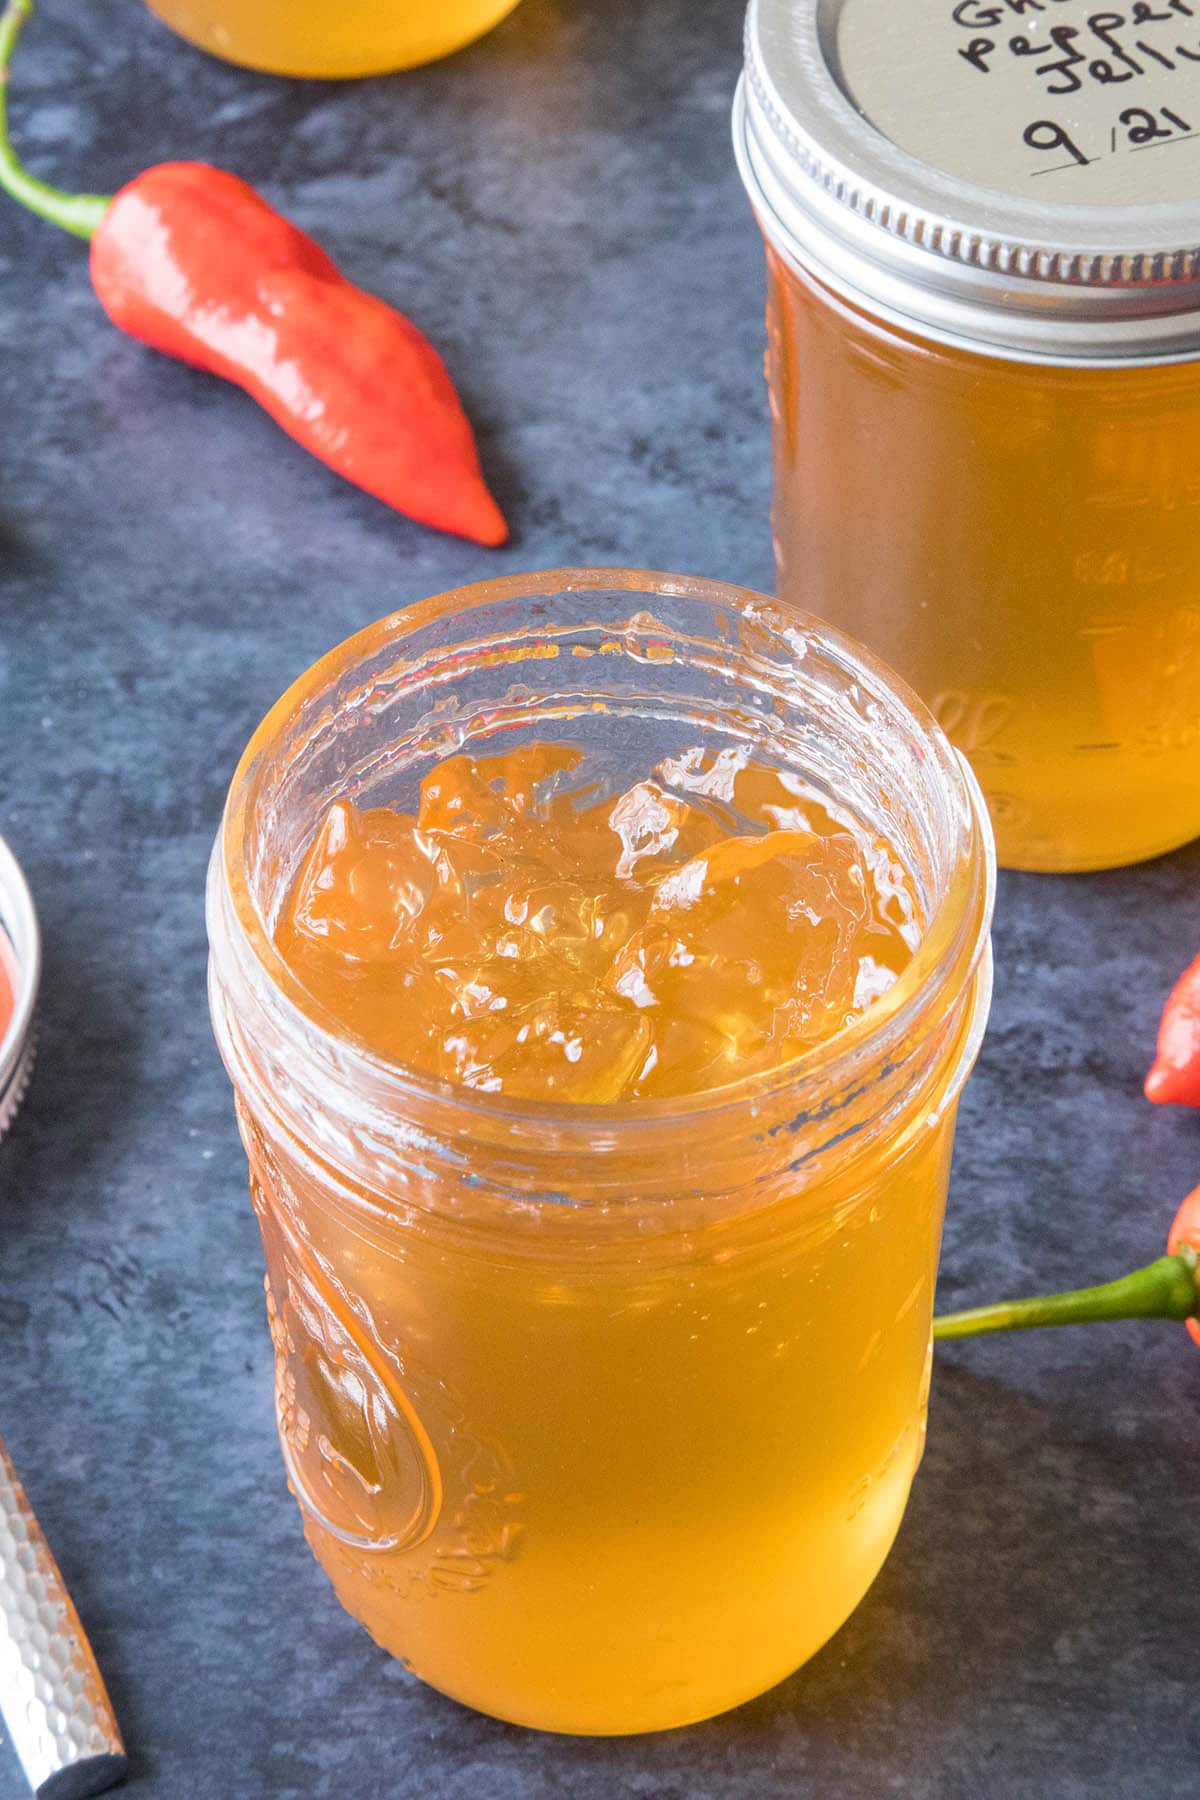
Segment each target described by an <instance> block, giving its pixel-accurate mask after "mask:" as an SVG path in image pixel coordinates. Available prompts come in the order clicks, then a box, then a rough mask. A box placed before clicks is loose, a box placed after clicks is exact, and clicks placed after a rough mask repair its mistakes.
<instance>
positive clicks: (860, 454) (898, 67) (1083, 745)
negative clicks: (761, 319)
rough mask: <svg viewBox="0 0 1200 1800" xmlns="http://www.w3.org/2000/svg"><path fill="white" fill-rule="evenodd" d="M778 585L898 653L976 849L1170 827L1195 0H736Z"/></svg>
mask: <svg viewBox="0 0 1200 1800" xmlns="http://www.w3.org/2000/svg"><path fill="white" fill-rule="evenodd" d="M734 136H735V143H736V147H737V154H738V158H739V162H740V165H741V170H742V175H743V178H744V180H745V183H746V186H747V188H748V190H749V193H750V196H751V200H752V202H753V205H754V209H755V212H756V214H757V216H758V219H759V222H760V224H761V226H762V229H763V232H764V235H765V237H766V241H767V260H768V282H769V300H768V333H769V351H768V359H767V372H768V380H769V384H770V393H771V412H772V419H773V428H774V455H775V502H774V529H775V542H776V554H777V560H778V572H779V591H780V596H781V598H782V599H783V600H785V601H788V600H789V599H791V598H793V597H794V598H795V599H796V601H797V603H799V599H800V596H801V595H803V602H804V604H805V605H806V606H809V607H815V608H816V609H817V610H818V611H820V612H823V613H824V614H825V615H827V616H828V617H829V618H830V619H831V620H833V621H834V622H835V623H836V624H838V625H840V626H842V627H844V628H845V629H846V630H848V631H850V632H852V633H853V634H854V635H855V636H857V637H860V638H862V639H864V640H865V641H866V642H867V643H869V644H870V645H871V647H872V648H873V649H875V650H876V651H878V652H879V654H880V655H881V656H883V657H884V658H885V659H886V660H887V661H888V662H889V663H891V664H892V665H893V666H894V667H895V668H897V669H899V671H900V672H901V673H902V674H903V675H905V676H906V677H907V678H908V679H909V681H911V682H912V684H913V685H914V686H915V687H916V688H917V689H918V691H919V692H920V693H921V694H922V696H923V697H924V699H925V700H926V701H927V702H928V703H929V704H930V705H931V707H932V709H933V711H934V712H935V713H936V715H937V717H938V718H939V720H940V721H941V723H942V725H943V726H944V727H945V728H946V730H947V731H948V733H949V734H950V736H951V738H952V739H953V740H954V742H955V743H956V744H957V745H958V746H959V747H960V748H961V749H962V750H963V751H965V752H966V753H967V755H968V756H969V757H970V759H971V761H972V763H973V764H974V766H975V770H976V773H977V774H978V776H979V779H980V782H981V784H982V786H983V788H984V791H985V793H986V794H987V797H988V801H989V804H990V807H991V810H992V815H993V819H994V823H995V827H996V835H997V841H998V848H999V855H1000V860H1001V861H1002V862H1003V863H1006V864H1007V865H1008V866H1010V867H1014V868H1026V869H1060V870H1067V869H1096V868H1106V867H1111V866H1114V865H1117V864H1122V863H1128V862H1134V861H1137V860H1139V859H1141V858H1144V857H1149V856H1154V855H1156V854H1158V853H1160V852H1162V851H1166V850H1169V849H1171V848H1173V847H1175V846H1176V845H1178V844H1181V843H1184V842H1186V841H1187V840H1189V839H1191V838H1193V837H1195V836H1196V835H1197V834H1200V0H1122V3H1121V4H1119V5H1117V6H1114V7H1112V8H1109V9H1101V8H1099V7H1097V6H1096V5H1095V4H1094V0H957V4H956V3H955V0H903V3H902V4H900V5H897V4H895V0H821V4H819V5H818V4H816V3H815V0H752V3H751V6H750V10H749V16H748V20H747V32H746V68H745V74H744V77H743V80H742V83H741V86H740V89H739V92H738V98H737V102H736V106H735V122H734Z"/></svg>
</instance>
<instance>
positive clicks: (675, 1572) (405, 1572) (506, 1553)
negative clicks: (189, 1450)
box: [209, 570, 993, 1733]
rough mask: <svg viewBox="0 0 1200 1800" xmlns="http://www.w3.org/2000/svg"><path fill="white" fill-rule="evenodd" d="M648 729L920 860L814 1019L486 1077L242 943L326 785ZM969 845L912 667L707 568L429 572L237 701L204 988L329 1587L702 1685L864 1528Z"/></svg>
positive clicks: (285, 885)
mask: <svg viewBox="0 0 1200 1800" xmlns="http://www.w3.org/2000/svg"><path fill="white" fill-rule="evenodd" d="M564 740H567V741H570V742H572V743H576V744H578V745H580V746H582V747H583V748H584V750H585V752H586V753H587V754H588V755H589V756H595V757H596V758H598V759H599V760H600V761H602V762H604V763H606V764H607V765H609V766H617V767H630V768H634V769H638V770H641V769H644V768H645V767H646V766H648V764H649V763H653V762H654V761H655V760H656V759H657V758H660V757H662V756H665V755H668V754H671V753H673V752H675V751H677V750H679V749H680V748H681V747H686V746H693V745H696V744H697V743H703V744H705V745H707V746H709V747H710V748H716V749H721V748H725V749H729V748H730V747H732V748H733V749H735V750H736V749H738V748H742V749H745V748H750V749H752V750H753V751H754V752H755V753H756V754H758V755H761V756H762V757H764V758H768V759H769V760H770V762H771V763H772V765H773V766H774V767H776V768H778V769H780V770H784V771H789V772H792V773H794V774H795V775H796V776H797V777H798V778H800V779H802V781H803V783H804V785H805V791H807V792H813V793H820V794H824V795H826V796H828V798H829V803H830V804H831V805H839V806H841V807H843V808H844V809H846V810H847V812H850V813H853V815H854V816H855V818H856V819H858V820H860V821H862V822H864V824H865V825H866V826H867V828H869V829H874V830H878V831H879V832H881V833H882V834H884V835H885V836H886V839H887V841H888V842H889V844H891V845H892V846H894V848H895V851H896V853H897V855H898V856H899V857H901V858H902V859H903V860H904V863H905V866H906V867H907V869H908V871H909V873H910V875H911V878H912V883H913V889H914V891H915V893H916V895H917V897H918V905H919V911H920V915H921V919H922V931H921V935H920V942H919V945H918V947H917V949H916V951H915V954H914V955H913V958H912V960H911V962H910V963H909V964H908V966H907V968H906V969H905V970H904V972H903V974H901V976H900V977H899V979H898V980H897V981H896V982H895V984H894V985H893V986H892V987H891V988H890V989H889V990H888V991H887V992H886V993H885V994H884V995H883V997H882V998H880V999H878V1000H877V1001H876V1002H875V1003H874V1004H873V1005H871V1006H869V1008H868V1009H867V1011H866V1012H865V1013H864V1014H863V1015H862V1016H861V1017H859V1018H858V1019H857V1020H856V1021H855V1022H854V1023H852V1024H849V1025H846V1026H845V1027H844V1028H843V1029H842V1030H841V1031H839V1032H837V1033H836V1035H834V1036H833V1037H832V1038H831V1039H830V1040H829V1041H828V1042H825V1043H822V1044H820V1045H818V1046H817V1047H816V1048H814V1049H811V1050H809V1051H807V1052H805V1053H804V1054H803V1055H801V1056H799V1057H798V1058H795V1059H793V1060H792V1061H791V1062H790V1063H787V1064H785V1065H784V1066H781V1067H778V1068H775V1069H773V1070H772V1071H771V1072H770V1073H767V1074H759V1075H756V1076H754V1077H753V1078H750V1077H739V1076H738V1074H737V1071H736V1069H735V1070H733V1071H732V1078H731V1079H730V1080H729V1081H728V1082H727V1083H726V1084H725V1085H724V1086H721V1087H719V1088H715V1089H713V1090H711V1091H708V1092H703V1093H700V1094H696V1095H693V1096H690V1097H687V1098H684V1099H678V1100H633V1101H626V1102H619V1103H616V1104H612V1105H598V1104H597V1105H593V1104H574V1105H571V1104H562V1103H555V1102H552V1101H550V1100H514V1099H512V1098H510V1097H508V1096H506V1095H504V1094H501V1093H495V1092H491V1093H489V1092H480V1091H477V1090H471V1089H467V1088H464V1087H457V1086H454V1085H451V1084H450V1083H448V1082H442V1081H438V1080H436V1079H434V1078H433V1077H431V1076H428V1075H424V1074H421V1073H418V1072H417V1071H416V1070H415V1069H414V1068H410V1067H406V1066H404V1065H402V1064H400V1063H398V1062H394V1061H388V1060H386V1059H384V1058H382V1057H380V1056H379V1055H378V1054H376V1053H375V1052H374V1051H372V1050H371V1049H370V1048H369V1046H368V1045H366V1044H365V1043H364V1042H363V1041H361V1040H359V1039H357V1038H356V1037H355V1036H354V1035H353V1034H352V1033H351V1032H349V1031H348V1030H347V1029H345V1027H344V1026H342V1025H341V1024H340V1023H339V1022H338V1020H337V1019H335V1018H334V1017H332V1016H331V1015H330V1014H329V1013H327V1012H325V1011H324V1010H323V1008H322V1006H321V1005H320V1004H319V1003H318V1002H317V1001H315V1000H314V999H313V997H312V996H311V995H310V994H309V993H308V992H306V991H305V989H304V988H303V987H302V986H301V985H300V984H299V982H298V981H297V979H296V977H295V975H294V974H293V972H292V970H291V968H290V967H289V966H288V964H287V963H285V962H284V961H283V960H282V959H281V957H280V954H279V952H278V950H277V948H276V944H275V941H274V932H275V926H276V921H277V919H278V917H279V915H280V910H281V907H282V906H283V904H284V902H285V899H286V897H287V895H288V893H289V891H290V887H291V884H292V882H293V879H294V877H295V873H296V869H297V865H298V862H299V859H300V858H301V857H302V855H303V854H304V851H305V849H306V847H307V846H308V844H309V843H310V840H311V839H312V837H313V834H314V831H315V829H316V827H317V825H318V823H319V822H320V820H321V819H322V818H323V816H324V815H325V813H326V811H327V808H328V807H329V805H330V803H331V802H332V801H337V800H349V801H356V802H360V803H365V804H369V805H371V806H374V807H411V805H412V799H413V793H414V789H415V786H416V784H417V783H418V782H419V781H420V779H421V777H422V776H423V775H426V774H427V773H428V772H429V770H430V769H431V768H432V767H434V766H436V765H437V764H438V763H439V762H440V761H441V760H442V759H444V758H446V757H447V756H451V755H454V754H456V753H458V752H461V751H463V750H464V749H465V750H468V751H471V752H476V751H481V750H483V751H486V750H495V749H496V748H497V747H498V746H499V747H503V748H505V749H508V748H511V747H512V746H513V745H514V744H518V745H519V744H521V743H526V742H531V743H541V742H548V741H554V742H559V743H561V742H563V741H564ZM992 885H993V855H992V843H991V837H990V832H989V828H988V823H987V818H986V812H985V810H984V808H983V805H982V800H981V798H980V796H979V793H978V790H977V788H976V786H975V783H974V781H973V779H972V777H971V774H970V771H969V769H968V767H967V765H966V764H965V762H964V761H963V760H962V758H961V757H959V756H958V755H957V754H956V752H954V751H953V750H952V749H951V747H950V745H949V744H948V743H947V741H946V739H945V738H944V736H943V735H942V733H941V732H940V730H939V729H938V727H937V725H936V724H935V722H934V721H933V719H932V717H931V716H930V715H929V714H928V713H927V712H926V711H925V709H924V708H923V707H922V705H921V704H920V702H919V701H917V700H916V698H915V696H913V695H911V694H910V693H909V692H908V691H907V690H906V689H905V688H903V687H902V686H900V685H898V684H897V683H896V682H895V680H894V679H893V678H892V677H891V676H890V675H889V674H888V673H887V671H885V670H884V669H883V667H882V666H881V665H880V664H879V663H877V662H876V661H874V660H873V658H872V657H871V656H870V655H868V654H867V653H866V652H864V651H862V650H860V649H859V648H858V647H857V646H855V645H853V644H852V643H850V642H849V641H848V640H847V639H845V638H843V637H842V636H840V635H839V634H838V633H837V632H835V631H833V630H831V629H830V628H828V627H827V626H825V625H824V624H822V623H819V622H818V621H817V620H815V619H812V618H809V617H807V616H805V615H803V614H797V613H795V612H790V611H789V612H787V613H784V612H782V611H781V610H780V609H779V608H778V607H777V606H776V604H775V603H774V602H772V601H769V600H766V599H764V598H762V597H761V596H759V595H755V594H750V593H747V592H744V591H742V590H739V589H735V588H730V587H724V586H720V585H718V584H716V583H711V582H702V581H692V580H685V579H681V578H677V577H674V576H661V575H649V574H645V573H643V572H640V571H627V570H598V571H597V570H568V571H557V572H553V573H550V574H543V575H535V576H530V577H525V578H515V579H505V580H499V581H494V582H488V583H484V584H481V585H479V586H477V587H474V588H467V589H464V590H462V591H459V592H456V593H451V594H445V595H442V596H441V597H439V598H437V599H433V600H430V601H427V602H424V603H422V604H420V605H416V606H412V607H409V608H408V609H406V610H405V611H402V612H399V613H396V614H394V615H393V616H392V617H390V618H387V619H384V620H382V621H380V623H379V624H377V625H375V626H372V627H371V628H370V629H369V630H367V631H364V632H362V633H361V634H360V635H359V636H357V637H355V638H353V639H351V640H350V641H349V642H348V643H346V644H344V645H343V646H342V647H341V648H340V649H338V650H335V651H334V652H333V653H332V654H331V655H329V656H328V657H326V658H325V659H324V661H322V662H320V663H318V664H317V665H316V667H315V668H313V669H312V670H310V671H309V673H308V674H307V675H305V676H304V677H303V678H302V679H301V680H300V681H299V682H297V683H296V685H295V686H294V687H293V688H292V689H291V690H290V691H289V692H288V693H287V694H286V695H285V696H284V698H283V699H282V700H281V701H280V702H279V703H278V705H277V706H276V707H275V709H274V710H273V711H272V712H271V713H270V715H269V716H268V718H267V719H266V721H265V722H264V723H263V725H262V726H261V727H260V729H259V730H258V732H257V733H256V735H255V737H254V738H253V740H252V742H251V744H250V746H249V748H248V749H247V751H246V754H245V757H244V758H243V761H242V763H241V765H240V767H239V769H238V772H237V774H236V776H235V778H234V781H233V785H232V789H231V792H230V795H229V801H228V806H227V810H226V814H225V819H224V823H223V825H222V828H221V833H220V837H219V840H218V843H217V846H216V849H215V852H214V856H213V862H212V869H211V877H210V886H209V929H210V940H211V951H212V961H211V995H212V1009H213V1018H214V1022H215V1029H216V1033H217V1038H218V1041H219V1044H220V1047H221V1051H222V1054H223V1056H224V1059H225V1062H226V1065H227V1067H228V1069H229V1072H230V1075H231V1076H232V1079H233V1083H234V1087H235V1090H236V1095H237V1108H238V1117H239V1120H240V1124H241V1129H242V1134H243V1137H244V1140H245V1144H246V1148H247V1152H248V1155H249V1161H250V1174H251V1187H252V1192H253V1197H254V1203H255V1206H256V1208H257V1210H258V1216H259V1219H260V1222H261V1225H262V1231H263V1237H264V1241H265V1245H266V1255H267V1268H268V1284H267V1291H268V1309H269V1313H270V1321H271V1329H272V1332H273V1335H274V1341H275V1351H276V1395H277V1405H278V1418H279V1429H280V1435H281V1439H282V1443H283V1452H284V1458H285V1461H286V1465H287V1471H288V1477H289V1481H290V1483H291V1486H292V1489H293V1492H294V1493H295V1495H296V1498H297V1500H298V1501H299V1504H300V1507H301V1510H302V1513H303V1516H304V1522H305V1530H306V1532H307V1535H308V1540H309V1543H310V1544H311V1546H312V1548H313V1550H314V1552H315V1554H316V1556H317V1558H318V1559H319V1561H320V1562H321V1564H322V1565H323V1567H324V1568H325V1570H326V1572H327V1573H328V1575H329V1577H330V1579H331V1581H332V1582H333V1584H334V1587H335V1588H336V1590H337V1592H338V1595H339V1596H340V1598H341V1599H342V1601H343V1603H344V1604H345V1605H346V1607H347V1608H348V1609H349V1610H350V1611H351V1612H352V1613H353V1614H354V1616H355V1617H356V1618H358V1619H360V1620H361V1621H362V1622H363V1624H364V1625H365V1626H366V1627H367V1629H368V1630H369V1631H370V1632H371V1633H372V1634H373V1636H374V1637H375V1638H376V1639H377V1640H378V1641H379V1642H380V1643H381V1644H383V1645H384V1646H385V1647H386V1648H387V1649H389V1650H390V1651H392V1652H393V1653H394V1654H395V1655H396V1656H400V1657H403V1658H404V1659H405V1661H406V1663H407V1664H408V1665H409V1666H410V1667H411V1668H413V1669H415V1671H416V1672H417V1673H418V1674H419V1675H421V1676H422V1677H424V1679H426V1680H427V1681H429V1682H431V1683H433V1684H434V1685H435V1686H436V1687H438V1688H441V1689H443V1690H444V1691H445V1692H447V1693H449V1694H451V1695H453V1696H454V1697H455V1698H457V1699H459V1700H462V1701H465V1702H467V1703H469V1704H470V1705H472V1706H475V1707H478V1708H480V1709H481V1710H482V1711H485V1712H489V1713H494V1714H496V1715H498V1716H500V1717H501V1718H504V1719H509V1720H514V1721H516V1722H518V1723H521V1724H525V1725H532V1726H538V1727H542V1728H545V1729H551V1730H559V1731H569V1732H583V1733H592V1732H594V1733H615V1732H632V1731H642V1730H653V1729H658V1728H662V1727H667V1726H673V1725H679V1724H683V1723H685V1722H687V1721H689V1720H694V1719H699V1718H703V1717H705V1716H707V1715H709V1714H712V1713H715V1712H718V1711H720V1710H721V1709H723V1708H725V1707H729V1706H733V1705H735V1704H736V1703H737V1702H739V1701H742V1700H745V1699H747V1698H749V1697H750V1696H751V1695H753V1694H755V1693H758V1692H759V1691H761V1690H762V1689H764V1688H766V1687H768V1686H770V1685H771V1684H772V1683H774V1682H776V1681H778V1680H779V1679H780V1678H781V1677H782V1676H784V1675H785V1674H787V1673H788V1672H789V1671H790V1670H791V1669H793V1668H795V1667H796V1665H797V1664H799V1663H800V1662H802V1661H803V1660H804V1659H805V1658H806V1657H808V1656H810V1655H811V1654H812V1653H813V1652H814V1651H815V1650H816V1649H817V1648H818V1647H819V1646H820V1645H821V1644H822V1643H823V1642H824V1641H825V1639H826V1638H828V1637H829V1635H830V1634H831V1633H832V1632H833V1631H835V1630H836V1629H837V1627H838V1626H839V1625H840V1624H841V1623H842V1621H843V1620H844V1619H845V1618H846V1617H847V1615H848V1614H849V1612H850V1611H851V1610H852V1608H853V1607H854V1606H855V1605H856V1603H857V1602H858V1600H859V1599H860V1598H861V1596H862V1595H863V1593H864V1592H865V1590H866V1589H867V1587H868V1586H869V1584H870V1582H871V1581H872V1579H873V1577H874V1575H875V1574H876V1572H877V1570H878V1569H879V1567H880V1564H881V1563H882V1561H883V1559H884V1557H885V1555H886V1554H887V1551H888V1548H889V1546H890V1544H891V1542H892V1539H893V1537H894V1535H895V1533H896V1530H897V1527H898V1525H899V1522H900V1518H901V1515H902V1513H903V1511H904V1506H905V1502H906V1499H907V1495H908V1491H909V1486H910V1483H911V1481H912V1478H913V1473H914V1471H915V1469H916V1466H917V1463H918V1461H919V1459H920V1455H921V1449H922V1444H923V1438H924V1430H925V1407H926V1397H927V1392H928V1384H929V1369H930V1319H931V1313H932V1299H933V1287H934V1278H935V1271H936V1263H937V1253H938V1244H939V1236H940V1230H941V1220H942V1211H943V1203H944V1199H945V1190H946V1180H947V1172H948V1168H949V1161H950V1152H951V1143H952V1138H953V1132H954V1118H955V1110H956V1103H957V1098H958V1094H959V1090H960V1087H961V1084H962V1082H963V1080H964V1078H965V1077H966V1075H967V1073H968V1071H969V1069H970V1066H971V1064H972V1062H973V1060H974V1057H975V1054H976V1050H977V1047H978V1043H979V1038H980V1034H981V1032H982V1030H983V1025H984V1021H985V1017H986V1013H987V1005H988V998H989V991H990V988H989V983H990V961H989V956H988V928H989V922H990V915H991V901H992Z"/></svg>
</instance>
